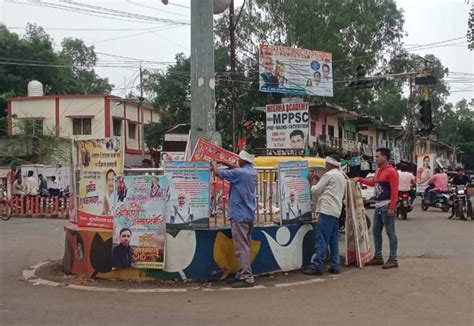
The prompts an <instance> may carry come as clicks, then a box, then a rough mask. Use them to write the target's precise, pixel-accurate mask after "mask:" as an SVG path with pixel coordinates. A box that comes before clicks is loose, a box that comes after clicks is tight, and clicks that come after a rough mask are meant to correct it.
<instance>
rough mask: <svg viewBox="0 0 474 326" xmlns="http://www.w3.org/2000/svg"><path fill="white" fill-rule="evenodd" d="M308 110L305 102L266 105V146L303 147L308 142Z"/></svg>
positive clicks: (276, 147) (280, 147)
mask: <svg viewBox="0 0 474 326" xmlns="http://www.w3.org/2000/svg"><path fill="white" fill-rule="evenodd" d="M308 110H309V103H307V102H300V103H283V104H269V105H267V106H266V107H265V111H266V121H267V123H266V136H267V148H270V149H288V148H292V149H304V148H305V147H306V144H307V142H308V120H309V114H308Z"/></svg>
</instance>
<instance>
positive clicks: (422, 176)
mask: <svg viewBox="0 0 474 326" xmlns="http://www.w3.org/2000/svg"><path fill="white" fill-rule="evenodd" d="M416 163H417V164H416V165H417V168H416V191H417V192H418V193H423V192H424V191H425V190H426V188H428V180H429V179H430V178H431V177H432V176H433V174H434V164H435V163H436V153H425V154H421V155H417V157H416Z"/></svg>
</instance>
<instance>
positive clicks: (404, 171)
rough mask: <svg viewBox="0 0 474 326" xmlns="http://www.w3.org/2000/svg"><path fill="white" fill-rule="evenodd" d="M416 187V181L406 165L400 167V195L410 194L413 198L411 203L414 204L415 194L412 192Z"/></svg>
mask: <svg viewBox="0 0 474 326" xmlns="http://www.w3.org/2000/svg"><path fill="white" fill-rule="evenodd" d="M415 186H416V179H415V176H414V175H413V174H411V173H410V172H408V167H407V165H406V164H401V165H400V171H398V193H399V195H400V192H409V193H410V197H411V198H412V200H411V202H413V199H414V196H413V192H412V191H411V190H412V189H413V188H414V187H415ZM415 196H416V194H415Z"/></svg>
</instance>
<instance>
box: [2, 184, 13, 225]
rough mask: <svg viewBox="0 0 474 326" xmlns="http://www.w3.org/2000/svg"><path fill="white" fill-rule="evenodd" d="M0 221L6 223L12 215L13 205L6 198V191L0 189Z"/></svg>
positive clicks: (9, 199)
mask: <svg viewBox="0 0 474 326" xmlns="http://www.w3.org/2000/svg"><path fill="white" fill-rule="evenodd" d="M0 195H1V197H0V219H2V220H3V221H8V220H9V219H10V218H11V217H12V215H13V207H12V205H13V203H12V200H11V198H8V196H7V190H6V189H3V188H2V187H0Z"/></svg>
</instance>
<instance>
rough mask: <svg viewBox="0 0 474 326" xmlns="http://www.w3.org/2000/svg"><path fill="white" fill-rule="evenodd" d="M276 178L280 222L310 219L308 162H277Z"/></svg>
mask: <svg viewBox="0 0 474 326" xmlns="http://www.w3.org/2000/svg"><path fill="white" fill-rule="evenodd" d="M278 180H279V182H280V200H281V206H280V207H281V211H280V212H281V223H282V224H285V223H291V222H294V221H306V220H308V221H310V220H311V194H310V188H309V181H308V162H306V161H295V162H284V163H279V164H278Z"/></svg>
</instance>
